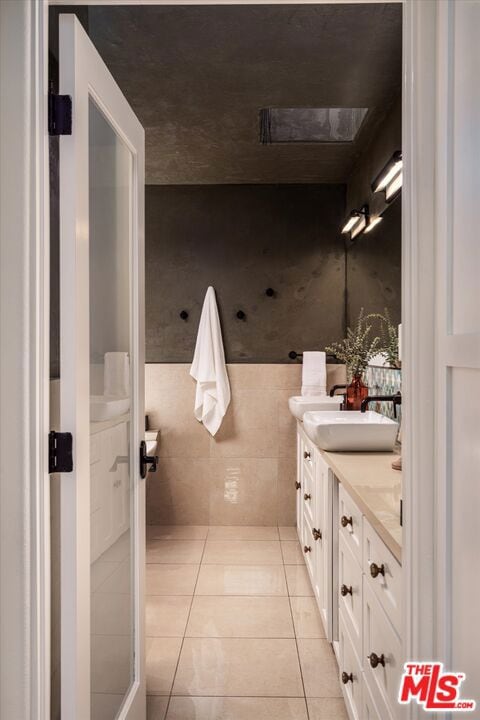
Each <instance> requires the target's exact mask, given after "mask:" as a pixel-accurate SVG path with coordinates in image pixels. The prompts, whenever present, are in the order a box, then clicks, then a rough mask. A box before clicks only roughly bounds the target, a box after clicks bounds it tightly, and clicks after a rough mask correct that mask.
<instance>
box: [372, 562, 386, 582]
mask: <svg viewBox="0 0 480 720" xmlns="http://www.w3.org/2000/svg"><path fill="white" fill-rule="evenodd" d="M370 575H371V576H372V578H376V577H378V576H379V575H383V577H385V565H384V564H383V563H382V564H381V565H377V564H376V563H373V562H372V563H371V565H370Z"/></svg>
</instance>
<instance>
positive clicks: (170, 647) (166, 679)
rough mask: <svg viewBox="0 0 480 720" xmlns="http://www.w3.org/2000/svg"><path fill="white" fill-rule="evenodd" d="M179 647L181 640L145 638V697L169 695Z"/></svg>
mask: <svg viewBox="0 0 480 720" xmlns="http://www.w3.org/2000/svg"><path fill="white" fill-rule="evenodd" d="M181 647H182V638H149V637H147V639H146V642H145V654H146V658H145V659H146V668H147V695H170V692H171V690H172V684H173V678H174V676H175V669H176V667H177V662H178V658H179V655H180V648H181Z"/></svg>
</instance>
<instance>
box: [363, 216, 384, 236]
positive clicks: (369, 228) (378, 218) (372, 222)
mask: <svg viewBox="0 0 480 720" xmlns="http://www.w3.org/2000/svg"><path fill="white" fill-rule="evenodd" d="M382 220H383V218H382V216H381V215H376V216H375V217H372V218H370V222H369V223H368V225H367V227H366V228H365V232H366V233H369V232H371V231H372V230H373V228H374V227H376V226H377V225H378V223H380V222H382Z"/></svg>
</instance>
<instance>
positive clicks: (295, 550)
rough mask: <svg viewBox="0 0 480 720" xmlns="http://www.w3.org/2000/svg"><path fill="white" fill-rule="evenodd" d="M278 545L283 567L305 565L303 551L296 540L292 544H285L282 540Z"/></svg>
mask: <svg viewBox="0 0 480 720" xmlns="http://www.w3.org/2000/svg"><path fill="white" fill-rule="evenodd" d="M280 544H281V546H282V555H283V562H284V563H285V565H304V564H305V558H304V554H303V550H302V548H301V547H300V545H299V542H298V540H295V541H294V542H290V541H289V542H285V541H283V540H282V542H281V543H280Z"/></svg>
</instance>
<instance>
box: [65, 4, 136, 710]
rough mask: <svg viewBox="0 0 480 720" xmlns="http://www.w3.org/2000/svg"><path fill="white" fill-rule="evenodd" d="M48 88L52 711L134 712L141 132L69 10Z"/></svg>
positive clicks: (113, 82)
mask: <svg viewBox="0 0 480 720" xmlns="http://www.w3.org/2000/svg"><path fill="white" fill-rule="evenodd" d="M60 93H61V94H62V95H70V96H71V98H72V115H73V127H72V134H71V135H65V136H61V138H60V238H61V239H60V256H61V257H60V272H61V291H60V292H61V294H60V302H61V305H60V316H61V428H62V431H64V432H71V433H72V435H73V472H71V473H68V474H67V473H64V474H63V476H62V485H61V705H62V720H90V719H91V720H97V719H98V720H113V719H114V718H128V719H129V720H131V719H135V720H141V719H142V720H144V718H145V669H144V619H143V613H144V611H143V607H144V598H143V592H144V591H143V583H144V562H145V544H144V537H145V533H144V530H145V527H144V525H145V510H144V505H145V487H144V481H143V480H142V479H141V477H140V471H139V446H140V440H141V439H142V434H143V428H144V388H143V368H144V321H143V311H144V299H143V291H144V271H143V263H144V249H143V248H144V237H143V233H144V132H143V128H142V127H141V125H140V123H139V121H138V120H137V118H136V117H135V114H134V113H133V111H132V109H131V108H130V106H129V104H128V103H127V101H126V100H125V98H124V96H123V95H122V93H121V92H120V89H119V88H118V86H117V84H116V83H115V81H114V79H113V78H112V76H111V75H110V73H109V71H108V70H107V68H106V66H105V65H104V63H103V61H102V59H101V57H100V56H99V54H98V53H97V51H96V50H95V48H94V46H93V45H92V43H91V42H90V40H89V38H88V37H87V35H86V33H85V32H84V30H83V28H82V27H81V25H80V23H79V22H78V20H76V18H75V16H74V15H62V16H61V17H60ZM94 400H95V401H94Z"/></svg>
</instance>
